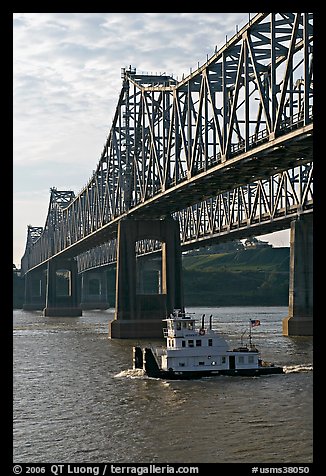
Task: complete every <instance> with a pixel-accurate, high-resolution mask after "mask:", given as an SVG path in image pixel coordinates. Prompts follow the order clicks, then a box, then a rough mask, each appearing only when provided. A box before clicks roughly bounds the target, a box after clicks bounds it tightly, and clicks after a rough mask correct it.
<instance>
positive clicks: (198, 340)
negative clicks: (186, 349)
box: [196, 339, 201, 347]
mask: <svg viewBox="0 0 326 476" xmlns="http://www.w3.org/2000/svg"><path fill="white" fill-rule="evenodd" d="M200 346H201V340H200V339H197V340H196V347H200Z"/></svg>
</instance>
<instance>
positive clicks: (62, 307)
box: [43, 258, 82, 317]
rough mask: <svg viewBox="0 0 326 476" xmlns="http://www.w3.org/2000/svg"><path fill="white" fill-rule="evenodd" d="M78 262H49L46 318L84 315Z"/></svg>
mask: <svg viewBox="0 0 326 476" xmlns="http://www.w3.org/2000/svg"><path fill="white" fill-rule="evenodd" d="M77 278H78V275H77V262H76V260H75V259H74V258H71V259H58V258H56V259H51V260H50V261H49V262H48V280H47V290H46V291H47V292H46V307H45V309H44V310H43V313H44V316H49V317H77V316H81V315H82V310H81V307H80V306H79V305H78V303H79V292H78V291H79V290H78V283H77Z"/></svg>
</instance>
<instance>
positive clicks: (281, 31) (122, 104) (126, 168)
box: [22, 13, 313, 273]
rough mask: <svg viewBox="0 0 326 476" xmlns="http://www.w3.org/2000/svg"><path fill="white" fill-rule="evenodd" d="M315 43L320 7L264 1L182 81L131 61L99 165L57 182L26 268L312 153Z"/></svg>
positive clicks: (303, 160)
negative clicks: (72, 186) (277, 8)
mask: <svg viewBox="0 0 326 476" xmlns="http://www.w3.org/2000/svg"><path fill="white" fill-rule="evenodd" d="M312 53H313V16H312V14H310V13H285V14H283V13H259V14H257V15H256V16H255V18H254V19H253V20H251V21H250V22H249V23H248V24H247V25H246V26H244V27H243V28H242V29H241V30H240V31H239V32H237V34H236V35H234V37H233V38H231V40H229V41H228V42H227V43H226V45H224V46H223V47H222V48H221V49H220V50H219V51H216V52H215V54H214V55H213V56H212V57H211V58H210V59H208V58H207V61H206V62H205V63H204V64H203V65H202V66H201V67H198V69H197V70H196V71H194V72H193V73H191V74H190V75H189V76H188V77H186V78H183V79H182V81H180V82H176V81H175V80H174V79H173V78H171V77H168V76H163V75H160V76H149V75H143V74H137V73H136V70H135V69H132V68H131V67H130V68H129V69H128V70H126V69H123V71H122V79H123V83H122V90H121V93H120V96H119V99H118V104H117V108H116V112H115V116H114V119H113V123H112V128H111V130H110V133H109V136H108V138H107V141H106V144H105V146H104V150H103V153H102V155H101V158H100V161H99V164H98V167H97V169H96V171H94V173H93V176H92V177H91V178H90V180H89V182H88V184H87V185H86V186H85V188H84V189H83V190H82V191H81V192H80V194H79V195H78V196H77V197H75V195H74V194H73V192H67V194H66V198H65V201H62V202H61V203H60V201H58V202H57V203H56V202H55V199H56V197H58V196H59V195H60V192H57V191H56V189H52V190H51V199H50V206H49V213H48V217H47V221H46V225H45V227H44V229H40V233H39V237H38V239H35V240H33V241H29V242H27V246H26V251H25V255H24V257H23V258H22V270H23V273H29V272H31V271H33V270H36V269H37V268H38V267H41V266H42V267H43V266H44V265H45V264H47V263H50V262H52V261H53V259H54V258H55V259H56V260H67V259H69V258H72V257H76V256H78V255H80V254H82V253H84V252H85V251H87V250H89V249H92V248H95V247H98V246H99V245H101V244H103V243H106V242H107V241H108V240H111V239H113V238H114V237H115V236H116V235H117V230H118V228H119V227H120V223H121V221H122V220H123V219H125V218H128V219H129V221H132V220H137V221H138V220H144V219H146V220H149V219H151V220H154V219H162V218H165V217H168V216H170V215H171V214H173V213H178V212H180V211H181V210H184V209H187V207H190V206H192V205H195V204H198V203H200V202H203V201H204V200H206V199H208V198H210V197H216V196H217V195H218V194H222V193H223V192H227V191H231V190H233V189H236V188H237V187H240V186H242V185H245V184H248V185H249V184H251V183H253V182H255V181H259V180H262V179H267V178H269V177H272V176H273V175H274V174H276V173H282V172H283V171H287V170H289V169H291V168H292V169H293V168H295V167H298V166H301V165H304V164H308V163H311V162H312V160H313V153H312V150H313V113H312V107H313V73H312V64H313V62H312ZM62 196H63V195H62ZM252 225H253V224H252Z"/></svg>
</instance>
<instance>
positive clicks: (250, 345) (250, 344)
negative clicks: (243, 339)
mask: <svg viewBox="0 0 326 476" xmlns="http://www.w3.org/2000/svg"><path fill="white" fill-rule="evenodd" d="M251 327H252V326H251V320H250V319H249V348H250V349H251V347H252V343H251Z"/></svg>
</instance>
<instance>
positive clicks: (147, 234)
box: [109, 218, 184, 339]
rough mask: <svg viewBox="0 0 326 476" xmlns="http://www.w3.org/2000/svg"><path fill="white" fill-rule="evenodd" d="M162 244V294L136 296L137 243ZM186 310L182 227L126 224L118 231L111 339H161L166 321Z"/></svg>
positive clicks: (156, 222)
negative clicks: (151, 242)
mask: <svg viewBox="0 0 326 476" xmlns="http://www.w3.org/2000/svg"><path fill="white" fill-rule="evenodd" d="M142 239H156V240H158V241H161V242H162V290H161V294H137V293H136V280H137V276H136V274H137V273H136V251H135V244H136V241H137V240H142ZM175 308H177V309H182V310H183V309H184V300H183V286H182V259H181V247H180V232H179V223H178V222H176V221H175V220H173V219H171V218H168V219H165V220H122V221H120V223H119V227H118V240H117V277H116V310H115V319H114V320H113V321H112V322H110V324H109V336H110V337H111V338H127V339H128V338H130V339H132V338H161V337H163V332H162V329H163V327H164V326H163V323H162V319H164V318H165V317H166V316H167V315H168V314H169V313H171V312H172V311H173V309H175Z"/></svg>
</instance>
